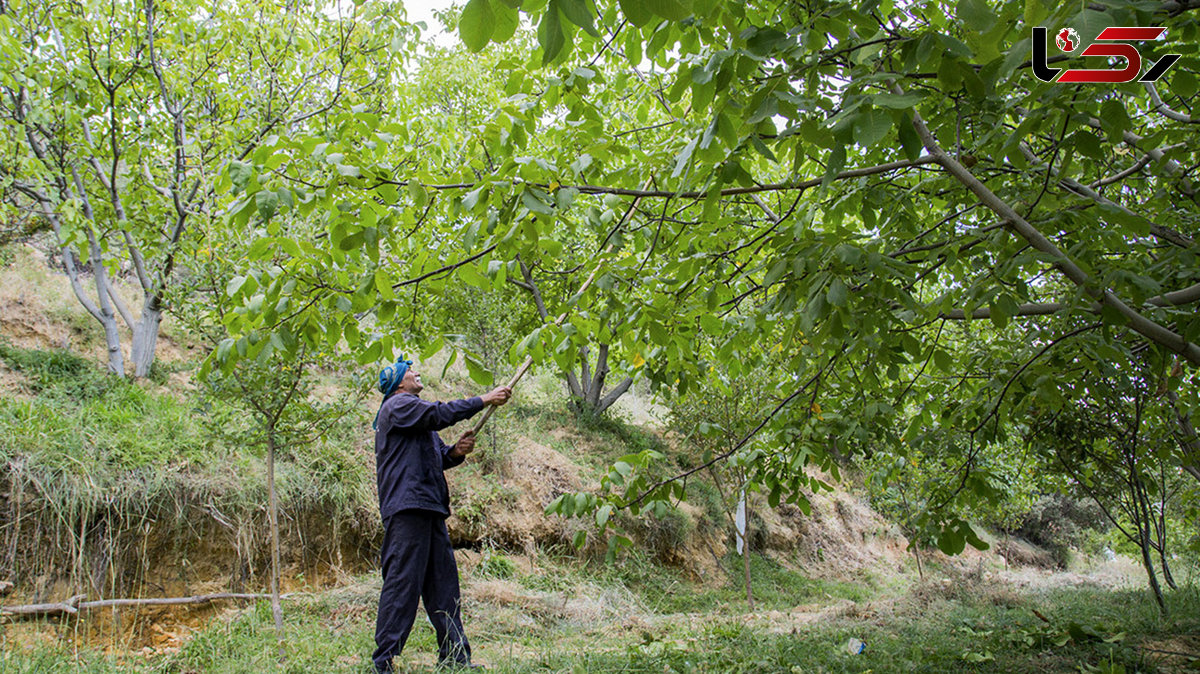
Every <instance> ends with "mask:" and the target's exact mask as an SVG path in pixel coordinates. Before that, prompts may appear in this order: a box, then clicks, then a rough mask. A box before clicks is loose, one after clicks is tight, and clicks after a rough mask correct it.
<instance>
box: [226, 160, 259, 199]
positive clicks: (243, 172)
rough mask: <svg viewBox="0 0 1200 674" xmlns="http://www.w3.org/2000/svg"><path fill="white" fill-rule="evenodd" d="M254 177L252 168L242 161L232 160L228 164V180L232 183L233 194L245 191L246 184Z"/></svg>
mask: <svg viewBox="0 0 1200 674" xmlns="http://www.w3.org/2000/svg"><path fill="white" fill-rule="evenodd" d="M253 175H254V167H253V166H251V165H250V164H247V163H246V162H244V161H238V160H236V159H235V160H233V161H232V162H230V163H229V179H230V180H231V181H232V182H233V187H234V194H237V193H238V192H241V191H242V190H244V189H246V183H248V182H249V181H250V178H251V176H253Z"/></svg>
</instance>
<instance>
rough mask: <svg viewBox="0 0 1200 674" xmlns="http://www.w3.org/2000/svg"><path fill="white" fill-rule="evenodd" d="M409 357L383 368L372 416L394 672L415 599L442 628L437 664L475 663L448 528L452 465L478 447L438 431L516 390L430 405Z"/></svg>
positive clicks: (388, 662)
mask: <svg viewBox="0 0 1200 674" xmlns="http://www.w3.org/2000/svg"><path fill="white" fill-rule="evenodd" d="M424 388H425V387H424V386H423V385H422V384H421V375H419V374H417V372H416V371H415V370H414V369H413V368H412V361H411V360H404V359H403V357H401V359H400V360H397V361H396V362H395V364H393V365H389V366H387V367H385V368H384V369H383V371H382V372H380V373H379V391H380V393H382V394H383V404H381V405H380V407H379V413H378V414H377V415H376V416H375V466H376V478H377V480H378V484H379V512H380V515H381V516H382V517H383V528H384V535H383V549H382V551H381V553H380V557H381V560H380V564H381V566H382V567H383V590H382V591H381V592H380V593H379V615H378V617H377V619H376V621H375V645H376V649H375V654H374V655H373V656H372V660H374V662H375V671H376V672H391V671H393V670H392V658H393V657H395V656H397V655H399V654H400V651H401V650H403V649H404V642H405V641H407V640H408V634H409V632H410V631H411V630H412V626H413V621H414V620H415V619H416V615H417V599H418V598H421V599H424V600H425V611H426V612H427V613H428V614H429V621H430V622H432V623H433V628H434V631H436V632H437V643H438V662H439V663H442V664H447V665H457V666H462V667H470V666H471V647H470V645H469V644H468V643H467V636H466V634H465V633H464V632H463V625H462V612H461V610H460V605H459V604H460V600H459V588H458V566H457V565H456V564H455V563H454V550H453V549H452V548H451V547H450V536H449V534H447V533H446V518H447V517H449V516H450V492H449V490H448V489H447V488H446V476H445V475H444V474H443V471H445V470H446V469H447V468H453V467H454V466H457V465H458V464H460V463H462V462H463V460H464V459H466V457H467V455H468V454H470V453H471V452H472V451H474V449H475V435H474V433H473V432H472V431H467V432H466V433H464V434H463V435H462V437H460V438H459V439H458V441H457V442H455V443H454V446H453V447H450V446H448V445H446V443H444V442H442V439H441V437H439V436H438V434H437V431H439V430H441V429H443V428H446V427H448V426H453V425H454V424H456V423H458V422H459V421H462V420H464V419H469V418H471V417H473V416H475V414H476V413H477V412H479V411H480V410H482V409H483V407H484V405H503V404H504V403H506V402H508V399H509V398H510V397H511V396H512V389H510V388H508V387H507V386H501V387H498V388H496V389H493V390H492V391H489V392H488V393H485V394H484V395H482V396H476V397H474V398H466V399H464V400H452V401H450V402H444V403H443V402H428V401H425V400H422V399H421V398H420V393H421V391H422V390H423V389H424Z"/></svg>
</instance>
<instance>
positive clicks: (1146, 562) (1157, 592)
mask: <svg viewBox="0 0 1200 674" xmlns="http://www.w3.org/2000/svg"><path fill="white" fill-rule="evenodd" d="M1138 531H1139V532H1140V533H1141V537H1142V539H1141V543H1140V545H1139V546H1138V547H1140V548H1141V549H1142V566H1143V567H1144V568H1145V569H1146V577H1147V578H1148V579H1149V581H1150V590H1151V591H1153V592H1154V601H1156V602H1158V610H1159V611H1161V612H1162V614H1163V615H1166V614H1167V603H1166V601H1165V600H1163V593H1162V587H1160V586H1159V584H1158V576H1157V575H1156V574H1155V573H1154V561H1153V560H1152V559H1150V530H1149V528H1148V527H1145V526H1142V525H1138Z"/></svg>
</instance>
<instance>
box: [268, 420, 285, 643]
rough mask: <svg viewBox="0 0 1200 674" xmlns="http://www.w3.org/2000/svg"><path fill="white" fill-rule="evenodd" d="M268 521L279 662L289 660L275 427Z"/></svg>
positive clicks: (271, 429)
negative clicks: (281, 591) (282, 588)
mask: <svg viewBox="0 0 1200 674" xmlns="http://www.w3.org/2000/svg"><path fill="white" fill-rule="evenodd" d="M267 496H268V499H269V504H268V508H267V519H268V521H269V523H270V527H271V574H270V575H271V615H273V616H274V618H275V638H276V640H277V642H278V645H279V661H280V662H281V663H282V662H283V661H284V660H286V659H287V651H286V650H285V649H284V644H283V607H282V606H281V605H280V603H279V501H278V499H277V498H276V495H275V425H274V423H269V424H268V425H267Z"/></svg>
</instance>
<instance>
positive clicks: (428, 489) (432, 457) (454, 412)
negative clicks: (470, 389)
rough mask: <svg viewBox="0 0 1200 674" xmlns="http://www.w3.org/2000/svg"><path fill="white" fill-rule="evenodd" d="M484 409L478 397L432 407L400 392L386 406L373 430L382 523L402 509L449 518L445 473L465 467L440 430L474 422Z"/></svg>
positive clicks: (384, 405) (432, 404)
mask: <svg viewBox="0 0 1200 674" xmlns="http://www.w3.org/2000/svg"><path fill="white" fill-rule="evenodd" d="M481 409H483V399H481V398H479V397H478V396H476V397H474V398H467V399H465V400H452V401H450V402H445V403H440V402H429V401H426V400H421V399H420V398H418V397H417V396H415V395H413V394H412V393H405V392H403V391H402V392H400V393H396V394H394V395H392V397H390V398H388V399H387V400H386V401H385V402H384V403H383V408H382V409H380V411H379V429H378V430H376V431H375V477H376V479H377V481H378V485H379V514H380V516H382V517H383V518H384V519H387V518H388V517H390V516H391V515H394V514H395V513H397V512H399V511H401V510H427V511H431V512H435V513H439V514H441V515H442V516H443V517H449V516H450V490H449V489H447V488H446V476H445V475H444V474H443V471H444V470H446V469H447V468H453V467H454V466H457V465H458V464H460V463H462V462H463V459H462V458H458V459H455V458H451V457H450V450H451V449H452V447H450V446H447V445H446V443H444V442H442V439H441V438H440V437H439V436H438V434H437V431H439V430H441V429H443V428H446V427H448V426H453V425H454V424H456V423H458V422H460V421H462V420H463V419H470V418H471V417H473V416H475V414H476V413H477V412H479V410H481Z"/></svg>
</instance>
